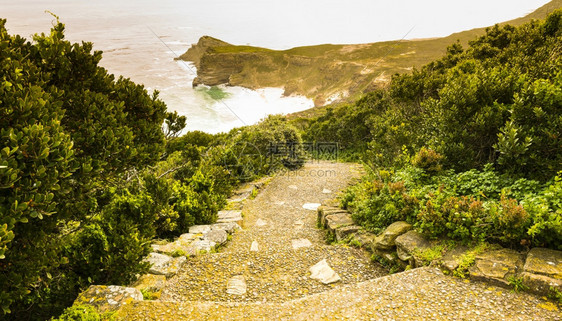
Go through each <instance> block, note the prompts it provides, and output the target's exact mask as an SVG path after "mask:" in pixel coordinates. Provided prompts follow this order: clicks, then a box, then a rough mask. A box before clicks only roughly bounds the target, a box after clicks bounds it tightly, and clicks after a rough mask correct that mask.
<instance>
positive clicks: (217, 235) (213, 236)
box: [205, 230, 228, 245]
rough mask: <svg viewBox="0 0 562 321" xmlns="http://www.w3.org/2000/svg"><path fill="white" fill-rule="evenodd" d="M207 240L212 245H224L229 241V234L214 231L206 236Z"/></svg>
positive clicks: (222, 231)
mask: <svg viewBox="0 0 562 321" xmlns="http://www.w3.org/2000/svg"><path fill="white" fill-rule="evenodd" d="M205 238H206V239H207V240H209V241H210V242H211V243H216V244H218V245H223V244H225V243H226V240H227V239H228V233H226V231H225V230H213V231H210V232H209V233H207V234H206V235H205Z"/></svg>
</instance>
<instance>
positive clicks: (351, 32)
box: [0, 0, 548, 49]
mask: <svg viewBox="0 0 562 321" xmlns="http://www.w3.org/2000/svg"><path fill="white" fill-rule="evenodd" d="M547 2H548V1H545V0H493V1H491V0H471V1H451V0H425V1H419V0H391V1H382V0H347V1H341V0H308V1H303V0H284V1H264V0H204V1H202V0H197V1H194V0H160V1H156V0H50V1H41V0H35V1H21V0H17V1H16V0H11V1H6V0H0V8H2V9H1V10H0V17H4V18H8V19H9V21H8V26H9V27H11V28H12V29H13V31H15V32H24V33H25V32H27V31H28V30H29V32H30V33H31V32H33V31H34V32H37V31H42V30H45V29H47V28H48V27H49V25H50V21H51V20H52V19H51V17H49V16H48V15H46V14H45V13H44V11H45V10H47V9H48V10H51V11H53V12H54V13H56V14H58V15H60V17H61V19H62V21H63V22H65V23H66V25H67V30H68V32H67V36H68V37H69V38H71V39H72V38H74V37H73V36H74V35H75V34H78V33H85V34H86V32H85V31H84V30H85V29H88V30H90V31H89V32H88V34H92V35H94V38H95V39H97V38H98V37H96V36H97V35H95V33H96V31H97V32H104V33H105V32H106V29H107V28H108V27H109V26H111V25H115V26H117V25H119V26H120V28H121V29H122V27H123V26H121V25H122V24H125V25H126V26H128V27H138V29H140V32H143V33H146V32H147V30H146V25H150V26H152V27H153V28H155V29H163V28H184V30H186V29H191V30H189V31H190V32H186V34H189V35H193V37H196V38H198V37H199V36H201V35H203V34H208V35H211V36H215V37H218V38H222V39H224V40H226V41H229V42H232V43H236V44H246V43H249V44H252V45H257V46H265V47H271V48H277V49H281V48H288V47H292V46H298V45H307V44H319V43H365V42H376V41H382V40H394V39H401V38H402V37H404V36H405V35H406V34H407V32H408V31H409V30H412V31H411V32H410V33H409V34H407V36H406V38H408V39H412V38H426V37H439V36H447V35H449V34H451V33H453V32H457V31H462V30H466V29H471V28H476V27H484V26H489V25H493V24H494V23H496V22H502V21H506V20H510V19H513V18H517V17H520V16H523V15H525V14H527V13H530V12H532V11H533V10H535V9H536V8H538V7H540V6H542V5H544V4H545V3H547ZM40 26H41V27H40ZM412 28H413V29H412ZM38 29H39V30H38ZM116 31H119V30H116ZM105 36H107V37H111V36H112V34H106V35H105ZM186 37H187V36H186ZM182 40H189V41H193V39H182Z"/></svg>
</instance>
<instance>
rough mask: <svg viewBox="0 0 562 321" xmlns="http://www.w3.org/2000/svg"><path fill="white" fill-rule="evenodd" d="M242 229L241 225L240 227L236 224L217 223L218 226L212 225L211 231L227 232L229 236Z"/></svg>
mask: <svg viewBox="0 0 562 321" xmlns="http://www.w3.org/2000/svg"><path fill="white" fill-rule="evenodd" d="M240 229H241V227H240V225H238V224H236V223H234V222H227V223H216V224H213V225H211V231H215V230H223V231H226V233H228V234H232V233H234V231H236V230H240Z"/></svg>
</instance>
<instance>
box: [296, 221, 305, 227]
mask: <svg viewBox="0 0 562 321" xmlns="http://www.w3.org/2000/svg"><path fill="white" fill-rule="evenodd" d="M303 226H304V222H303V221H301V220H298V221H295V228H297V229H299V228H302V227H303Z"/></svg>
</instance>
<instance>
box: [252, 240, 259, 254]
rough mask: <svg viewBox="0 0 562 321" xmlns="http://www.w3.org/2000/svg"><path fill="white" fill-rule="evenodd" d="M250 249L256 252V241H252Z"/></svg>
mask: <svg viewBox="0 0 562 321" xmlns="http://www.w3.org/2000/svg"><path fill="white" fill-rule="evenodd" d="M250 251H251V252H257V251H259V245H258V242H256V241H252V245H250Z"/></svg>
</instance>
